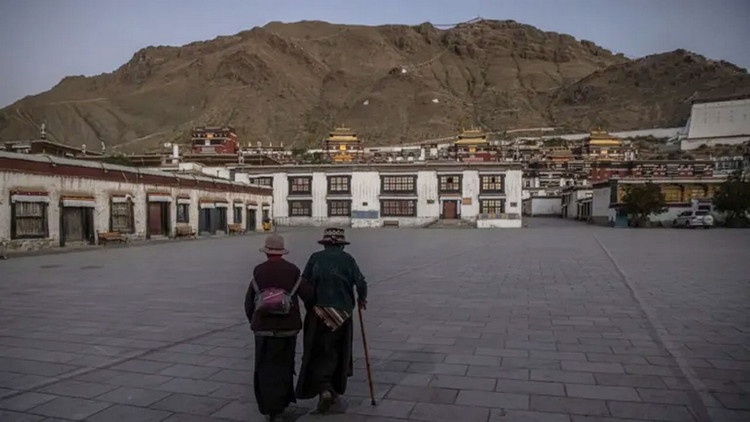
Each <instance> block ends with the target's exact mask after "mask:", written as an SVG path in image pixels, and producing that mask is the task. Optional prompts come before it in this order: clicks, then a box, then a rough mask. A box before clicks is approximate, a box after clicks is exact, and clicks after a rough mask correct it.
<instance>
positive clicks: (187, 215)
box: [177, 202, 190, 224]
mask: <svg viewBox="0 0 750 422" xmlns="http://www.w3.org/2000/svg"><path fill="white" fill-rule="evenodd" d="M180 207H184V208H186V209H185V210H184V213H183V216H184V217H185V218H182V219H180ZM177 224H190V204H180V203H179V202H178V203H177Z"/></svg>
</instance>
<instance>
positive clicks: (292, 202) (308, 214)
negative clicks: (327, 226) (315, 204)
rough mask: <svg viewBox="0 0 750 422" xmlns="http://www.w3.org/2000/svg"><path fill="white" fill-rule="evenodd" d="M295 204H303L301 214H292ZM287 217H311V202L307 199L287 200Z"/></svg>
mask: <svg viewBox="0 0 750 422" xmlns="http://www.w3.org/2000/svg"><path fill="white" fill-rule="evenodd" d="M295 203H296V204H303V205H305V206H304V207H302V209H303V213H302V214H295V213H294V209H295V207H294V205H295ZM289 217H312V200H309V199H303V200H300V199H290V200H289Z"/></svg>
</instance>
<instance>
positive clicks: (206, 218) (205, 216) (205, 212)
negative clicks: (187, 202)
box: [198, 208, 211, 233]
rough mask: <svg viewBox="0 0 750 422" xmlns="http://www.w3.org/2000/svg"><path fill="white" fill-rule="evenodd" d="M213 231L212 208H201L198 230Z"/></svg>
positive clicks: (201, 231)
mask: <svg viewBox="0 0 750 422" xmlns="http://www.w3.org/2000/svg"><path fill="white" fill-rule="evenodd" d="M210 231H211V210H210V209H209V208H201V210H200V213H199V215H198V232H199V233H210Z"/></svg>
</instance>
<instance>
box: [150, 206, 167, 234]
mask: <svg viewBox="0 0 750 422" xmlns="http://www.w3.org/2000/svg"><path fill="white" fill-rule="evenodd" d="M168 234H169V202H149V203H148V235H149V237H150V236H166V235H168Z"/></svg>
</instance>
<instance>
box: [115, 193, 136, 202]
mask: <svg viewBox="0 0 750 422" xmlns="http://www.w3.org/2000/svg"><path fill="white" fill-rule="evenodd" d="M128 201H133V197H132V196H130V195H115V196H113V197H112V203H113V204H122V203H125V202H128Z"/></svg>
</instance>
